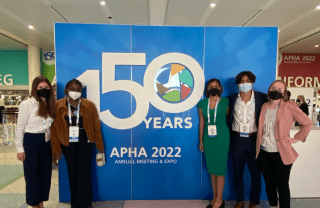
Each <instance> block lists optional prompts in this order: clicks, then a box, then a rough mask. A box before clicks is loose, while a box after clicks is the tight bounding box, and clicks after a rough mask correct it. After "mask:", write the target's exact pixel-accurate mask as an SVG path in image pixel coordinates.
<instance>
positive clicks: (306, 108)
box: [299, 103, 309, 116]
mask: <svg viewBox="0 0 320 208" xmlns="http://www.w3.org/2000/svg"><path fill="white" fill-rule="evenodd" d="M299 108H300V109H301V110H302V111H303V112H304V113H305V114H306V115H307V116H308V115H309V107H308V104H307V103H302V104H301V105H300V106H299Z"/></svg>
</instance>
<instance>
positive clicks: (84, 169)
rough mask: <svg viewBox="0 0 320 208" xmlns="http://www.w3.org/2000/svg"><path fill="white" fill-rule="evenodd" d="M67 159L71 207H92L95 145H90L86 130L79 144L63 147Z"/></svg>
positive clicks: (81, 134) (81, 133)
mask: <svg viewBox="0 0 320 208" xmlns="http://www.w3.org/2000/svg"><path fill="white" fill-rule="evenodd" d="M61 148H62V152H63V155H64V157H65V159H66V163H67V170H68V177H69V186H70V192H71V207H74V208H82V207H83V208H85V207H91V205H92V184H91V161H92V150H93V144H92V143H88V138H87V136H86V132H85V130H84V129H80V132H79V142H70V143H69V146H64V145H61Z"/></svg>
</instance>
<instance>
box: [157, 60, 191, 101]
mask: <svg viewBox="0 0 320 208" xmlns="http://www.w3.org/2000/svg"><path fill="white" fill-rule="evenodd" d="M193 86H194V79H193V76H192V74H191V72H190V70H189V69H188V68H187V67H185V66H183V65H182V64H177V63H171V64H167V65H165V66H163V67H161V68H160V69H159V71H158V72H157V74H156V77H155V80H154V89H155V91H156V92H157V94H158V95H159V97H161V98H162V99H163V100H165V101H167V102H170V103H180V102H182V101H184V100H186V99H187V98H188V97H189V95H190V94H191V93H192V90H193Z"/></svg>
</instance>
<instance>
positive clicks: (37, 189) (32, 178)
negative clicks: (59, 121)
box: [23, 133, 52, 206]
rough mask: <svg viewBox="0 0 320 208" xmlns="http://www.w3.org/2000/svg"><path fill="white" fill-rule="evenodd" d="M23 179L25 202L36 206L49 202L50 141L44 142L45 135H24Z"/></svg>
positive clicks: (50, 172)
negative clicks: (24, 181)
mask: <svg viewBox="0 0 320 208" xmlns="http://www.w3.org/2000/svg"><path fill="white" fill-rule="evenodd" d="M23 147H24V152H25V154H26V158H25V161H23V170H24V177H25V180H26V200H27V204H29V205H30V206H36V205H38V204H39V203H40V202H42V201H48V200H49V192H50V186H51V174H52V151H51V144H50V141H48V142H45V134H44V133H42V134H32V133H25V134H24V139H23Z"/></svg>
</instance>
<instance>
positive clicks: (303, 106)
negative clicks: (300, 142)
mask: <svg viewBox="0 0 320 208" xmlns="http://www.w3.org/2000/svg"><path fill="white" fill-rule="evenodd" d="M299 108H300V109H301V110H302V111H303V112H304V113H305V114H306V115H307V116H309V107H308V104H307V103H302V104H301V105H300V106H299ZM294 125H295V126H301V125H300V124H299V123H298V121H296V123H295V124H294Z"/></svg>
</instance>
